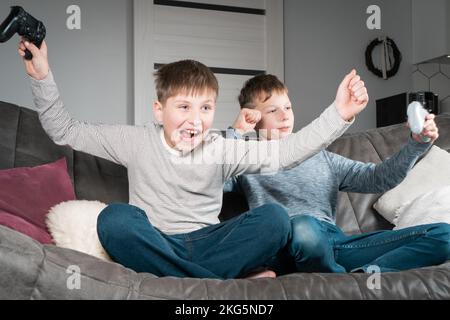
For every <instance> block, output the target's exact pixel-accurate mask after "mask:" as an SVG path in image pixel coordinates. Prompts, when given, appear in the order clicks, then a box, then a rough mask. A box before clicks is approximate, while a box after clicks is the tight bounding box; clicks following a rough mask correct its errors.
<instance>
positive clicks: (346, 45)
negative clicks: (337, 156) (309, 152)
mask: <svg viewBox="0 0 450 320" xmlns="http://www.w3.org/2000/svg"><path fill="white" fill-rule="evenodd" d="M372 4H377V5H379V6H380V8H381V20H382V24H381V27H382V29H381V30H368V29H367V27H366V20H367V18H368V17H369V15H368V14H366V9H367V7H368V6H369V5H372ZM284 22H285V78H286V84H287V85H288V87H289V89H290V96H291V100H292V101H293V105H294V110H295V115H296V128H297V129H300V128H301V127H303V126H305V125H307V124H308V123H310V122H311V121H312V120H314V119H315V118H316V117H317V116H318V115H319V114H320V113H321V112H322V111H323V110H324V108H325V107H326V106H328V105H329V104H330V103H331V102H332V101H333V100H334V97H335V93H336V89H337V86H338V84H339V83H340V81H341V79H342V78H343V77H344V75H345V74H346V73H347V72H349V71H350V70H351V69H352V68H356V69H357V70H358V72H359V73H360V74H361V76H362V78H363V80H364V81H365V83H366V86H367V88H368V90H369V95H370V99H371V101H370V103H369V105H368V106H367V108H366V109H365V110H364V111H363V112H362V113H361V114H360V116H359V117H358V119H357V121H356V123H355V124H354V125H353V126H352V127H351V128H350V129H349V132H354V131H362V130H365V129H369V128H375V127H376V117H375V115H376V109H375V100H376V99H380V98H384V97H387V96H391V95H394V94H397V93H400V92H405V91H410V90H411V73H412V64H411V61H412V36H411V35H412V33H411V30H412V26H411V23H412V22H411V0H395V1H391V0H378V1H369V0H345V1H333V0H315V1H310V0H285V15H284ZM380 35H387V36H388V37H390V38H392V39H393V40H394V41H395V42H396V44H397V46H398V47H399V49H400V51H401V52H402V55H403V63H402V65H401V67H400V70H399V72H398V74H397V75H396V76H395V77H393V78H390V79H388V80H383V79H381V78H378V77H377V76H375V75H373V74H372V73H371V72H370V71H368V69H367V67H366V66H365V56H364V54H365V50H366V47H367V45H368V44H369V43H370V42H371V41H372V40H373V39H375V38H376V37H378V36H380Z"/></svg>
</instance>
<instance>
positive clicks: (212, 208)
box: [31, 72, 351, 234]
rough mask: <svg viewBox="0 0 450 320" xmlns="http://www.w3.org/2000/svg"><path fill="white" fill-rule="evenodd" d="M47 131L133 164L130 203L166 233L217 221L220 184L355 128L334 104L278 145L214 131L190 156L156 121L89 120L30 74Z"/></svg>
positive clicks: (313, 149)
mask: <svg viewBox="0 0 450 320" xmlns="http://www.w3.org/2000/svg"><path fill="white" fill-rule="evenodd" d="M31 88H32V93H33V96H34V102H35V106H36V109H37V111H38V113H39V119H40V121H41V123H42V126H43V128H44V130H45V131H46V132H47V134H48V135H49V136H50V138H51V139H52V140H53V141H54V142H55V143H57V144H59V145H69V146H71V147H72V148H73V149H75V150H79V151H83V152H86V153H89V154H92V155H95V156H98V157H101V158H105V159H108V160H110V161H113V162H115V163H118V164H121V165H124V166H125V167H127V169H128V179H129V202H130V204H132V205H135V206H137V207H140V208H141V209H143V210H144V211H145V212H146V214H147V216H148V218H149V220H150V222H151V223H152V224H153V225H154V226H155V227H156V228H158V229H159V230H161V231H163V232H165V233H167V234H179V233H187V232H191V231H195V230H197V229H200V228H202V227H206V226H209V225H212V224H216V223H219V219H218V215H219V213H220V210H221V207H222V194H223V186H224V183H225V181H226V180H228V179H229V178H231V177H233V176H235V175H240V174H244V173H259V172H275V171H277V170H279V169H280V168H288V167H291V166H293V165H295V164H298V163H300V162H301V161H304V160H306V159H307V158H309V157H311V156H313V155H314V154H316V153H317V152H319V151H320V150H321V149H324V148H326V147H327V146H328V145H329V144H330V143H331V142H333V141H334V140H335V139H336V138H338V137H339V136H341V135H342V133H343V132H344V131H345V130H346V129H347V128H348V127H349V126H350V125H351V122H346V121H344V120H343V119H342V118H341V117H340V115H339V113H338V112H337V109H336V107H335V105H334V104H332V105H331V106H330V107H329V108H327V109H326V110H325V111H324V112H323V113H322V115H321V116H320V117H319V118H318V119H316V120H315V121H314V122H313V123H311V124H310V125H309V126H308V127H306V128H304V129H303V130H301V131H299V132H298V133H296V134H292V135H291V136H290V137H289V138H287V139H283V140H281V141H279V142H277V141H271V142H257V141H242V140H230V139H224V138H223V137H222V136H221V135H219V134H217V133H209V134H208V136H207V138H206V139H205V141H204V142H203V143H202V144H201V145H200V146H199V147H197V148H196V149H195V150H193V151H192V152H190V153H188V154H182V153H178V152H176V151H175V150H174V149H171V148H170V147H169V146H168V145H167V143H166V141H165V139H164V135H163V131H162V127H161V126H160V125H158V124H152V125H149V126H125V125H105V124H88V123H85V122H80V121H76V120H74V119H72V118H71V117H70V115H69V113H68V112H67V111H66V109H65V107H64V104H63V102H62V100H61V97H60V95H59V92H58V88H57V86H56V83H55V82H54V79H53V74H52V73H51V72H50V73H49V75H48V76H47V77H46V78H45V79H43V80H35V79H33V78H31Z"/></svg>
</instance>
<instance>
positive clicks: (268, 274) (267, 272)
mask: <svg viewBox="0 0 450 320" xmlns="http://www.w3.org/2000/svg"><path fill="white" fill-rule="evenodd" d="M276 277H277V274H276V273H275V272H273V271H272V270H264V271H260V272H255V273H250V274H249V275H248V276H246V277H245V279H260V278H276Z"/></svg>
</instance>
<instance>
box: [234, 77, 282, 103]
mask: <svg viewBox="0 0 450 320" xmlns="http://www.w3.org/2000/svg"><path fill="white" fill-rule="evenodd" d="M274 92H276V93H287V92H288V88H287V87H286V85H285V84H284V83H283V82H281V81H280V79H278V78H277V77H276V76H274V75H272V74H261V75H257V76H255V77H253V78H251V79H249V80H247V81H246V82H245V84H244V87H242V90H241V93H240V95H239V105H240V106H241V108H250V109H253V108H255V101H256V100H257V99H259V100H260V101H262V102H265V101H267V100H269V99H270V97H272V94H273V93H274Z"/></svg>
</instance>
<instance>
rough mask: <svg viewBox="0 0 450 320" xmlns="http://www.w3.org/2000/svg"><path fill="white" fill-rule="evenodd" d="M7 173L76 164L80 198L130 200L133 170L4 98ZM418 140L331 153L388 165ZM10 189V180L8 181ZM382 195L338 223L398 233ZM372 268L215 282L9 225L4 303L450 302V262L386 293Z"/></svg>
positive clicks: (1, 281)
mask: <svg viewBox="0 0 450 320" xmlns="http://www.w3.org/2000/svg"><path fill="white" fill-rule="evenodd" d="M0 115H1V116H0V169H6V168H13V167H21V166H35V165H40V164H43V163H48V162H51V161H55V160H57V159H59V158H61V157H62V156H65V157H66V159H67V160H68V165H69V168H70V175H71V178H72V181H73V183H74V186H75V191H76V194H77V197H78V199H87V200H100V201H103V202H105V203H110V202H113V201H114V202H116V201H121V202H127V201H128V184H127V171H126V169H125V168H123V167H120V166H118V165H115V164H113V163H111V162H108V161H106V160H103V159H99V158H96V157H93V156H90V155H87V154H84V153H81V152H77V151H73V150H71V149H70V148H68V147H60V146H56V145H55V144H54V143H53V142H52V141H51V140H50V139H49V138H48V137H47V135H46V134H45V132H44V131H43V129H42V127H41V125H40V123H39V121H38V118H37V114H36V113H35V112H34V111H32V110H29V109H26V108H22V107H18V106H15V105H12V104H8V103H2V102H0ZM437 123H438V125H439V127H440V139H439V140H438V141H437V143H436V145H438V146H440V147H441V148H444V149H446V150H447V151H448V150H449V149H450V115H441V116H439V117H438V119H437ZM407 136H408V129H407V128H406V127H405V126H404V125H395V126H391V127H386V128H382V129H375V130H369V131H367V132H364V133H357V134H348V135H344V136H343V137H341V138H340V139H338V140H337V141H335V143H333V144H332V145H331V146H330V147H329V150H330V151H333V152H336V153H339V154H341V155H344V156H347V157H349V158H352V159H356V160H360V161H371V162H379V161H381V160H382V159H385V158H386V157H388V156H390V155H392V154H393V153H395V152H396V151H397V150H398V149H399V148H400V146H401V145H402V144H403V142H405V141H406V139H407ZM0 187H2V188H3V187H5V186H0ZM379 196H380V195H379V194H373V195H363V194H353V193H341V194H340V195H339V207H338V214H337V217H338V219H337V222H338V225H339V226H341V227H342V228H343V230H344V231H345V232H347V233H351V234H353V233H361V232H368V231H374V230H381V229H390V228H392V225H390V224H389V223H388V222H387V221H386V220H384V219H383V218H382V217H381V216H380V215H378V214H377V213H376V212H375V211H374V210H373V209H372V204H373V203H374V202H375V201H376V200H377V199H378V197H379ZM245 209H246V203H245V200H244V199H242V198H239V197H237V196H236V195H231V194H227V195H226V197H225V199H224V207H223V210H222V214H221V217H222V219H227V218H229V217H231V216H234V215H236V214H238V213H240V212H242V211H243V210H245ZM72 265H76V266H79V267H80V270H81V282H80V285H81V287H80V289H75V290H69V289H68V287H67V280H68V277H69V276H70V275H69V274H68V273H67V269H68V267H69V266H72ZM369 277H370V275H367V274H318V273H309V274H308V273H296V274H290V275H287V276H282V277H278V278H276V279H258V280H245V279H237V280H226V281H219V280H210V279H177V278H171V277H168V278H157V277H156V276H154V275H151V274H137V273H135V272H133V271H132V270H129V269H126V268H124V267H122V266H121V265H119V264H115V263H108V262H104V261H101V260H99V259H97V258H94V257H91V256H88V255H85V254H82V253H79V252H76V251H72V250H68V249H63V248H58V247H56V246H51V245H45V246H43V245H41V244H39V243H37V242H36V241H33V240H32V239H31V238H29V237H27V236H25V235H22V234H19V233H17V232H15V231H12V230H10V229H7V228H4V227H0V299H254V300H259V299H450V261H449V262H447V263H446V264H443V265H440V266H433V267H428V268H421V269H416V270H410V271H405V272H397V273H385V274H382V276H381V289H369V286H368V285H367V283H368V280H370V279H369Z"/></svg>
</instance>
